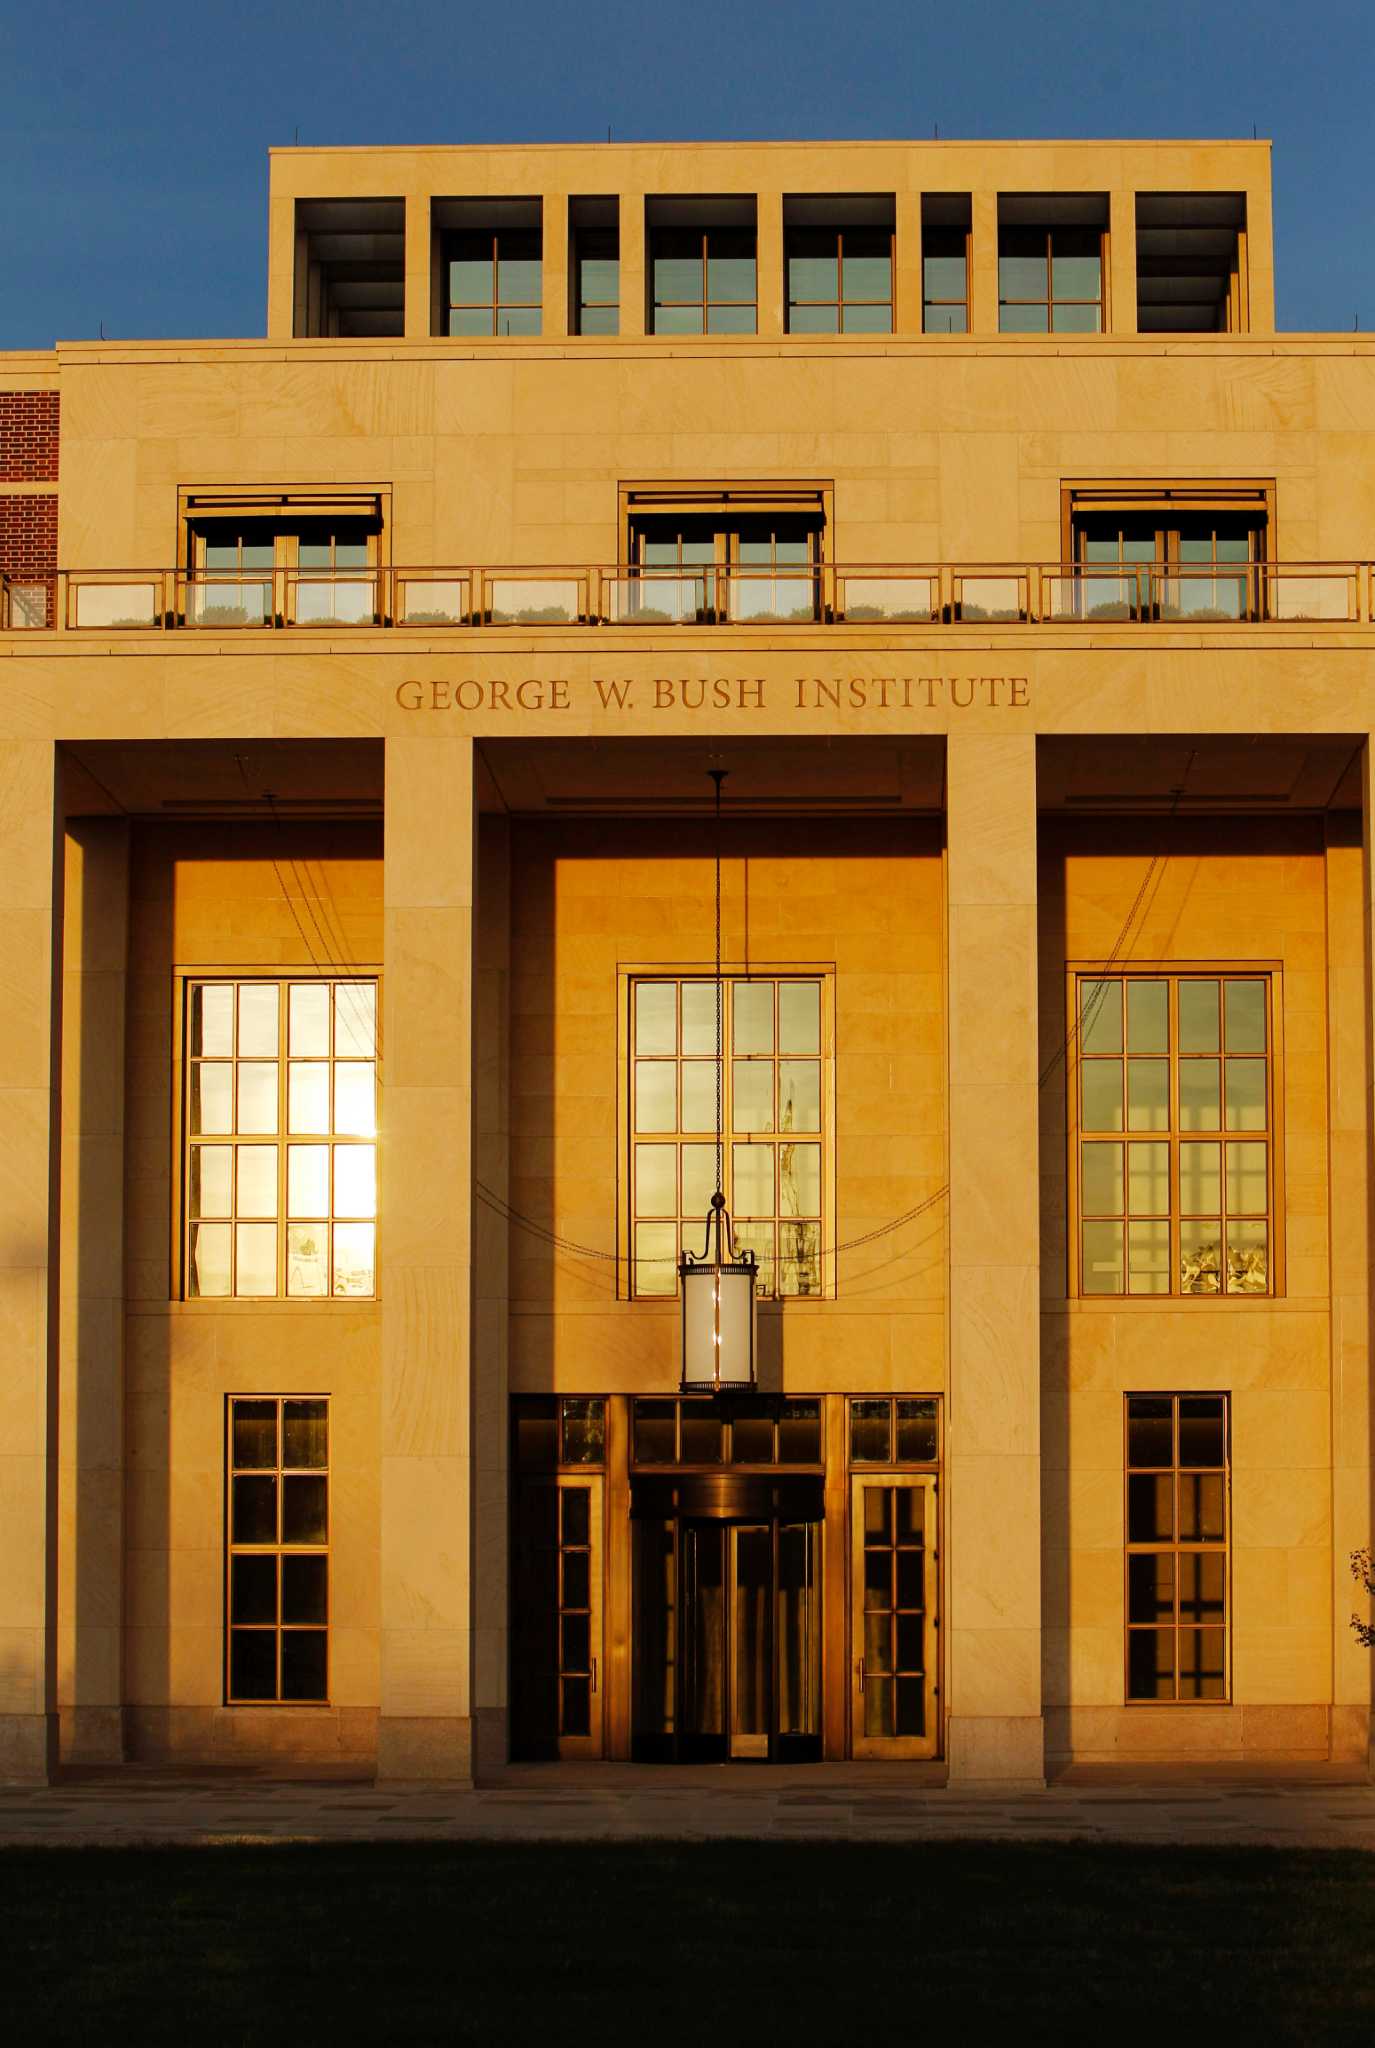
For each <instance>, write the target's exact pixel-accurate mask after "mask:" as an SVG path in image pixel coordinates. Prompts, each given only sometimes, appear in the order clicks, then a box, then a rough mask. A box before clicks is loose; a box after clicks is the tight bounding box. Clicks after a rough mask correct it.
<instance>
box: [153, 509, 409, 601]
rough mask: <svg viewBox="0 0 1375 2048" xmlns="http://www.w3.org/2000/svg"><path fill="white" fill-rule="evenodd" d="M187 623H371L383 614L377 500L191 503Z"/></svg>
mask: <svg viewBox="0 0 1375 2048" xmlns="http://www.w3.org/2000/svg"><path fill="white" fill-rule="evenodd" d="M186 519H187V526H186V578H185V584H184V589H183V611H184V614H185V618H186V623H187V625H188V626H209V627H214V628H217V629H219V630H221V631H223V630H224V629H226V628H228V627H234V626H272V625H275V624H276V623H277V622H278V620H279V619H282V620H284V621H285V623H287V624H289V625H302V626H308V625H320V624H331V625H349V626H354V625H373V624H375V623H377V621H378V620H379V618H380V616H381V599H380V594H379V577H378V569H379V565H380V555H381V538H382V512H381V504H380V500H379V499H378V498H376V497H371V496H369V495H367V494H363V493H360V494H359V497H358V499H357V500H356V501H354V502H353V503H351V504H350V503H347V502H340V503H338V504H331V505H328V506H320V505H318V501H317V505H316V509H315V510H314V512H312V510H311V508H310V505H309V503H308V502H300V503H297V504H295V505H293V504H291V502H290V501H289V500H286V499H283V498H281V497H277V498H276V500H275V502H274V504H273V507H272V509H271V511H270V512H269V511H268V509H267V506H266V503H265V502H262V503H260V504H258V505H254V504H253V503H251V502H248V503H245V504H243V505H241V506H237V507H234V508H232V509H230V508H226V509H225V510H224V511H223V512H222V513H220V514H219V515H218V516H217V515H214V514H210V513H208V512H206V511H202V510H199V509H197V508H196V503H195V500H194V499H193V500H191V501H189V502H188V505H187V507H186Z"/></svg>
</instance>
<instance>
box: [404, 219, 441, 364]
mask: <svg viewBox="0 0 1375 2048" xmlns="http://www.w3.org/2000/svg"><path fill="white" fill-rule="evenodd" d="M404 260H405V265H406V282H405V314H404V317H403V321H402V325H403V327H404V329H405V334H406V339H407V341H424V340H426V339H427V338H428V337H429V336H430V335H431V334H433V333H434V311H435V306H434V277H433V265H434V233H433V230H432V228H431V224H430V195H429V193H428V192H408V193H407V194H406V242H405V259H404Z"/></svg>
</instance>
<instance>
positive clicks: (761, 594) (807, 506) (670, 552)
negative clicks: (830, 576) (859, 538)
mask: <svg viewBox="0 0 1375 2048" xmlns="http://www.w3.org/2000/svg"><path fill="white" fill-rule="evenodd" d="M626 528H627V531H626V546H627V560H628V561H629V563H630V564H631V565H632V570H633V575H632V577H631V578H630V579H628V581H627V585H626V589H625V592H624V597H625V600H626V602H627V603H628V604H629V605H630V606H631V607H632V608H633V612H634V615H635V616H637V617H640V618H645V617H648V616H649V615H650V614H657V615H659V616H660V617H662V618H664V619H671V620H674V621H680V622H681V621H684V620H692V619H730V620H732V621H734V622H736V623H749V622H751V621H753V622H756V623H763V622H768V621H774V620H783V621H798V620H811V619H815V618H817V617H819V616H820V588H819V575H818V571H819V568H820V564H821V562H822V560H823V557H824V552H825V532H826V507H825V500H824V494H823V493H821V492H818V491H805V490H801V489H798V490H794V491H791V492H784V491H780V492H779V493H778V495H777V496H776V497H770V495H769V494H768V493H767V492H759V493H754V494H749V493H745V492H743V491H742V492H741V493H739V494H735V493H723V494H722V495H721V496H720V498H718V499H717V501H716V502H715V503H714V504H711V503H709V502H708V499H707V497H706V494H703V496H702V497H700V498H693V497H691V496H686V495H685V496H684V497H683V498H682V500H681V501H680V502H678V503H674V502H672V500H671V499H665V500H664V501H663V502H662V503H661V504H657V505H656V504H655V500H654V494H651V493H646V494H640V493H632V494H631V498H630V503H629V506H628V509H627V521H626Z"/></svg>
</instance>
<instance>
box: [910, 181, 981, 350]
mask: <svg viewBox="0 0 1375 2048" xmlns="http://www.w3.org/2000/svg"><path fill="white" fill-rule="evenodd" d="M969 229H970V199H969V194H968V193H967V192H928V193H925V194H923V196H922V203H921V286H922V317H921V324H922V331H923V333H925V334H965V333H967V332H968V330H969Z"/></svg>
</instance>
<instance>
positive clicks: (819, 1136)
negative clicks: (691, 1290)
mask: <svg viewBox="0 0 1375 2048" xmlns="http://www.w3.org/2000/svg"><path fill="white" fill-rule="evenodd" d="M716 1002H717V991H716V983H715V982H714V981H710V980H706V981H703V980H692V979H685V980H681V981H679V980H668V979H658V978H655V979H649V978H646V979H643V980H636V981H634V982H632V984H631V1046H632V1059H631V1110H630V1116H631V1146H630V1152H631V1218H632V1223H631V1228H632V1232H633V1247H632V1270H633V1282H632V1284H633V1290H634V1293H635V1294H636V1295H637V1296H654V1295H672V1294H675V1293H676V1292H677V1289H678V1274H677V1262H678V1258H679V1256H680V1253H681V1252H682V1251H683V1250H684V1249H688V1250H692V1251H697V1252H700V1251H701V1249H702V1242H703V1235H704V1228H705V1217H706V1213H707V1209H708V1207H709V1205H710V1202H711V1198H712V1195H713V1193H714V1192H715V1188H716V1167H717V1147H716V1130H717V1113H718V1110H717V1104H718V1095H719V1102H720V1116H721V1129H722V1133H723V1142H722V1148H721V1150H722V1185H723V1192H724V1193H725V1196H726V1201H727V1204H728V1206H729V1208H730V1212H731V1216H732V1218H733V1220H734V1223H735V1234H736V1241H737V1243H738V1244H739V1245H740V1247H741V1248H742V1249H744V1248H746V1247H748V1249H749V1250H751V1251H753V1253H754V1254H755V1256H756V1258H757V1259H758V1261H759V1269H760V1270H759V1290H760V1293H761V1294H778V1295H809V1294H810V1295H814V1294H819V1293H820V1292H821V1291H822V1284H823V1272H822V1218H823V1215H824V1213H825V1209H824V1205H823V1194H822V1190H823V1178H824V1176H823V1170H822V1155H823V1142H824V1141H823V1131H824V1128H825V1124H824V1110H825V1103H824V1099H823V1096H824V1083H825V1062H824V1060H823V1017H822V982H821V980H820V979H819V978H818V977H816V976H814V975H806V976H802V975H799V976H796V977H794V976H758V977H751V978H750V979H749V980H742V979H740V978H738V977H731V978H729V979H727V980H726V981H725V982H724V983H723V987H722V1015H721V1033H722V1037H721V1043H722V1044H723V1046H724V1048H725V1059H724V1061H722V1062H719V1063H718V1061H717V1058H716V1048H717V1011H716Z"/></svg>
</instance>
